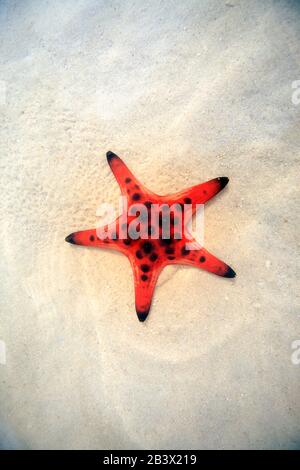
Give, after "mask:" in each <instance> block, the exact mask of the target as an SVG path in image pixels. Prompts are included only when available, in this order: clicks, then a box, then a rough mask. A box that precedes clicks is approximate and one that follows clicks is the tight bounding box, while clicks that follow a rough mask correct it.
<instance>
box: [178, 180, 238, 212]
mask: <svg viewBox="0 0 300 470" xmlns="http://www.w3.org/2000/svg"><path fill="white" fill-rule="evenodd" d="M228 181H229V179H228V178H227V177H226V176H221V177H219V178H214V179H212V180H209V181H206V183H201V184H197V185H196V186H192V187H191V188H187V189H184V190H183V191H180V192H179V193H175V194H172V195H171V196H170V199H171V200H172V201H173V203H179V204H193V206H194V204H204V203H205V202H207V201H209V200H210V199H211V198H213V197H214V196H215V195H216V194H218V193H219V192H220V191H221V190H222V189H223V188H225V186H226V185H227V183H228ZM193 212H195V208H194V207H193Z"/></svg>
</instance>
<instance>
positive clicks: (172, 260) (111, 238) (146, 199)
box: [66, 152, 235, 321]
mask: <svg viewBox="0 0 300 470" xmlns="http://www.w3.org/2000/svg"><path fill="white" fill-rule="evenodd" d="M106 156H107V160H108V163H109V165H110V168H111V170H112V172H113V173H114V175H115V178H116V180H117V181H118V183H119V185H120V188H121V192H122V194H123V196H125V197H126V200H127V204H128V212H129V211H130V207H131V206H133V205H136V204H137V203H142V204H144V205H145V207H147V211H148V212H150V210H151V207H154V206H153V204H160V206H161V205H162V204H165V205H166V206H167V207H168V206H172V205H173V204H178V206H175V207H177V208H178V214H177V213H176V211H175V212H174V213H173V217H172V214H171V218H170V236H169V238H167V239H165V238H163V237H162V218H163V212H161V213H160V219H159V222H158V223H156V224H154V225H153V221H151V223H150V222H148V220H147V221H144V222H141V224H140V226H141V228H143V229H144V228H145V226H146V232H148V233H149V234H150V236H151V238H150V239H149V240H145V239H142V238H141V237H139V238H138V239H136V240H134V239H132V238H131V237H130V236H129V235H128V234H127V229H128V226H129V223H130V222H131V221H132V220H134V219H136V216H128V221H127V223H126V224H124V219H123V220H122V217H123V215H121V216H120V217H118V218H117V220H116V221H115V225H113V224H111V225H109V226H106V228H107V231H108V238H106V239H100V238H99V236H98V234H99V232H98V229H97V230H96V229H91V230H83V231H79V232H75V233H71V234H70V235H69V236H68V237H66V241H67V242H69V243H73V244H75V245H85V246H94V247H104V248H111V249H114V250H118V251H121V252H122V253H124V254H125V255H126V256H127V257H128V258H129V261H130V263H131V266H132V270H133V275H134V284H135V306H136V312H137V315H138V318H139V320H140V321H145V319H146V318H147V315H148V313H149V310H150V306H151V301H152V296H153V291H154V288H155V284H156V281H157V278H158V276H159V274H160V272H161V271H162V269H163V268H164V267H165V266H167V265H168V264H189V265H191V266H197V267H198V268H201V269H205V270H206V271H210V272H212V273H214V274H217V275H218V276H223V277H235V272H234V271H233V269H231V268H230V267H229V266H228V265H227V264H225V263H224V262H223V261H220V260H219V259H217V258H216V257H215V256H213V255H212V254H210V253H209V252H208V251H207V250H205V249H204V248H202V247H201V245H199V243H198V242H196V240H195V239H191V238H190V237H187V236H186V235H185V234H183V235H182V237H181V238H180V239H176V230H178V226H181V227H182V226H185V224H187V222H188V220H187V219H191V217H192V215H193V214H194V213H195V212H196V204H204V203H205V202H207V201H208V200H209V199H211V198H212V197H213V196H215V195H216V194H217V193H218V192H219V191H221V189H223V188H224V187H225V186H226V184H227V183H228V181H229V180H228V178H226V177H221V178H215V179H213V180H210V181H207V182H206V183H202V184H199V185H196V186H193V187H191V188H188V189H185V190H183V191H180V192H178V193H175V194H172V195H167V196H159V195H157V194H155V193H153V192H152V191H149V190H148V189H147V188H145V186H143V185H142V184H141V183H140V182H139V181H138V180H137V179H136V178H135V176H134V175H133V174H132V173H131V171H130V170H129V169H128V168H127V166H126V165H125V163H124V162H123V161H122V160H121V159H120V158H119V157H118V156H117V155H115V154H114V153H112V152H107V155H106ZM183 204H191V208H192V210H191V212H190V214H189V216H187V215H185V217H184V220H183V221H182V220H180V217H181V214H180V213H179V212H180V210H181V208H182V206H183ZM162 209H163V208H162ZM149 215H150V213H149ZM182 224H183V225H182ZM114 227H116V234H114ZM120 233H123V234H124V233H125V238H124V237H123V238H122V237H121V236H120ZM130 233H131V232H130ZM155 233H156V236H157V239H153V238H152V237H153V236H154V235H155ZM191 242H192V243H193V245H194V248H195V247H196V249H194V248H193V249H192V250H188V249H187V248H186V247H187V245H186V243H191Z"/></svg>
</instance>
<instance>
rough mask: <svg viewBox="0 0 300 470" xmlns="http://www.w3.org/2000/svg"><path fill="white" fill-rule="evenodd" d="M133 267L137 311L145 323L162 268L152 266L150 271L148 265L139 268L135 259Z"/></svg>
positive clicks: (139, 317) (132, 261) (132, 263)
mask: <svg viewBox="0 0 300 470" xmlns="http://www.w3.org/2000/svg"><path fill="white" fill-rule="evenodd" d="M131 265H132V270H133V276H134V290H135V309H136V313H137V316H138V319H139V320H140V321H141V322H143V321H145V320H146V318H147V316H148V313H149V310H150V307H151V302H152V297H153V292H154V289H155V286H156V282H157V279H158V276H159V274H160V272H161V269H162V267H161V266H160V267H155V266H152V267H151V268H150V269H149V266H148V265H147V264H141V266H139V265H138V264H137V263H136V262H135V260H134V259H132V260H131ZM148 269H149V271H148Z"/></svg>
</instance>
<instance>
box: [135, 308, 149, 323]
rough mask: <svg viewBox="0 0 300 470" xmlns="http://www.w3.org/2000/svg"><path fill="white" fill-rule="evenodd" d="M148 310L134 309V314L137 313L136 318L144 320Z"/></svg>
mask: <svg viewBox="0 0 300 470" xmlns="http://www.w3.org/2000/svg"><path fill="white" fill-rule="evenodd" d="M149 310H150V309H148V310H144V311H140V310H137V311H136V314H137V316H138V319H139V321H140V322H144V321H145V320H146V318H147V316H148V313H149Z"/></svg>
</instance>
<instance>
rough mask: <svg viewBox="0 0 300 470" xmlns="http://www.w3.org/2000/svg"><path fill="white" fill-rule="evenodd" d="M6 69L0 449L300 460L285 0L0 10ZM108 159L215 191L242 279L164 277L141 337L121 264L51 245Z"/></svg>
mask: <svg viewBox="0 0 300 470" xmlns="http://www.w3.org/2000/svg"><path fill="white" fill-rule="evenodd" d="M0 57H1V59H0V60H1V67H0V113H1V129H0V133H1V138H0V146H1V147H0V153H1V158H0V165H1V171H0V182H1V200H0V217H1V258H0V285H1V295H0V312H1V319H0V341H1V347H0V350H1V351H2V355H1V357H0V359H1V360H0V403H1V407H0V443H1V447H2V448H4V449H6V448H25V449H27V448H28V449H50V448H51V449H61V448H65V449H76V448H85V449H94V448H102V449H117V448H118V449H143V448H148V449H176V448H177V449H197V448H200V449H211V448H218V449H224V448H234V449H240V448H247V449H248V448H259V449H262V448H264V449H266V448H282V449H295V448H300V398H299V397H300V365H297V364H293V362H292V359H291V356H292V352H293V350H292V343H293V341H295V340H297V339H298V340H300V316H299V315H300V309H299V298H298V300H297V294H298V293H299V258H298V257H297V252H299V246H300V240H299V223H300V221H299V177H300V174H299V173H300V172H299V148H300V147H299V146H300V132H299V112H300V104H297V103H298V101H300V93H299V94H298V95H297V90H296V89H295V88H292V84H293V82H295V81H296V80H300V4H299V2H293V1H285V0H281V1H269V0H264V1H258V0H255V1H251V2H248V1H246V0H241V1H238V0H230V1H220V0H219V1H217V0H210V1H200V0H188V1H184V2H183V1H180V0H165V1H162V0H153V1H143V0H138V1H134V0H126V1H114V0H112V1H108V0H106V1H96V0H78V1H76V2H74V1H71V0H67V1H63V2H61V1H58V0H52V1H51V2H50V1H46V0H27V1H24V2H18V1H16V0H11V1H8V0H5V1H1V4H0ZM294 86H296V85H294ZM293 93H294V98H295V99H294V103H293V101H292V96H293ZM297 97H298V98H299V99H298V98H297ZM108 150H112V151H113V152H115V153H117V154H118V155H120V157H122V158H123V159H124V161H125V162H126V164H127V165H128V166H129V168H130V169H131V170H132V171H133V172H134V173H135V175H136V176H137V177H138V178H139V179H140V180H141V181H142V182H143V183H144V184H145V185H146V186H147V187H149V188H150V189H152V190H153V191H155V192H157V193H159V194H167V193H171V192H175V191H179V190H181V189H183V188H184V187H189V186H192V185H193V184H197V183H200V182H204V181H206V180H208V179H211V178H215V177H218V176H227V177H229V179H230V182H229V184H228V185H227V187H226V188H225V189H224V191H222V192H221V193H220V194H219V195H218V196H216V197H215V198H214V199H213V200H212V201H210V202H209V203H208V204H207V207H206V210H205V246H206V248H207V249H208V250H210V251H211V252H212V253H214V254H215V255H216V256H218V257H219V258H221V259H222V260H224V261H225V262H227V263H228V264H229V265H230V266H232V268H233V269H234V270H235V271H236V273H237V277H236V278H235V279H224V278H219V277H217V276H214V275H212V274H209V273H207V272H205V271H201V270H197V269H193V268H190V267H173V266H172V267H168V268H167V269H166V270H165V271H164V272H163V273H162V275H161V277H160V279H159V282H158V286H157V288H156V291H155V297H154V301H153V304H152V309H151V312H150V314H149V317H148V320H147V321H146V322H145V323H140V322H139V321H138V320H137V317H136V313H135V309H134V290H133V279H132V272H131V268H130V265H129V262H128V260H127V259H126V258H125V257H124V256H122V255H121V254H118V253H112V252H109V251H103V250H94V249H91V248H86V247H78V246H71V245H69V244H67V243H65V241H64V238H65V236H66V235H68V234H69V233H71V232H73V231H75V230H80V229H85V228H92V227H94V226H96V224H97V220H98V219H97V216H96V210H97V207H99V205H100V204H101V203H103V202H109V203H113V204H117V202H118V197H119V195H120V192H119V187H118V185H117V183H116V181H115V179H114V177H113V175H112V173H111V172H110V169H109V167H108V165H107V161H106V158H105V154H106V152H107V151H108ZM4 352H6V354H4ZM4 356H6V357H4Z"/></svg>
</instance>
